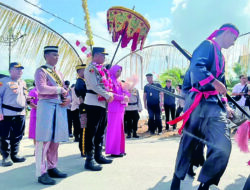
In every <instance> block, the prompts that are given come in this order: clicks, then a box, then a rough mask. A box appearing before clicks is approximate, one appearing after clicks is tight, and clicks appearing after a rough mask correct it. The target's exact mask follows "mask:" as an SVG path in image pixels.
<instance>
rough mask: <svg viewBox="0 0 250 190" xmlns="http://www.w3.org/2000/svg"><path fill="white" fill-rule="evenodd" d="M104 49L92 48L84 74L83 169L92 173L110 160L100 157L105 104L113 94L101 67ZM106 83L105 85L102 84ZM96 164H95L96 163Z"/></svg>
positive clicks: (103, 59)
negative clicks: (85, 89) (90, 60)
mask: <svg viewBox="0 0 250 190" xmlns="http://www.w3.org/2000/svg"><path fill="white" fill-rule="evenodd" d="M105 55H107V53H106V52H105V49H104V48H101V47H94V48H93V51H92V62H91V63H90V64H89V65H88V67H87V68H86V70H85V72H84V76H85V82H86V86H87V93H86V97H85V100H84V104H85V105H86V111H87V127H86V132H85V153H86V161H85V168H86V169H89V170H93V171H100V170H102V167H101V165H99V164H109V163H111V162H112V160H108V159H106V158H105V157H104V156H103V155H102V144H103V137H104V130H105V128H106V126H107V110H106V108H107V103H108V102H112V101H113V99H114V98H113V93H112V92H109V91H108V90H107V88H108V86H109V85H108V84H109V81H110V80H109V79H108V78H107V77H108V75H107V70H106V69H105V68H104V67H103V63H104V61H105ZM103 81H106V82H107V84H106V83H105V84H104V83H103ZM96 162H97V163H98V164H97V163H96Z"/></svg>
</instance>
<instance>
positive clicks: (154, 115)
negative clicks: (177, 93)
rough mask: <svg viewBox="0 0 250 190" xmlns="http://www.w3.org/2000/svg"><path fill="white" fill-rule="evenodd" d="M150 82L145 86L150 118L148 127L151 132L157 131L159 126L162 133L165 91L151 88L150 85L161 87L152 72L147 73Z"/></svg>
mask: <svg viewBox="0 0 250 190" xmlns="http://www.w3.org/2000/svg"><path fill="white" fill-rule="evenodd" d="M146 77H147V81H148V84H147V85H146V86H144V95H143V100H144V107H145V109H147V110H148V115H149V120H148V128H149V131H150V133H151V134H154V133H155V130H156V127H158V134H161V133H162V123H161V107H162V106H163V93H162V92H160V91H158V90H155V89H153V88H150V85H154V86H156V87H159V88H161V85H160V84H159V83H154V82H153V75H152V74H151V73H148V74H146Z"/></svg>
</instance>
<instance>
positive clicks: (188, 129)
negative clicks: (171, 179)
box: [175, 101, 232, 185]
mask: <svg viewBox="0 0 250 190" xmlns="http://www.w3.org/2000/svg"><path fill="white" fill-rule="evenodd" d="M190 134H191V135H190ZM192 135H194V136H196V137H199V138H201V139H204V140H205V141H206V146H207V155H206V160H205V162H204V164H203V166H202V169H201V172H200V175H199V178H198V180H199V181H200V182H202V183H210V184H215V185H218V183H219V180H220V178H221V176H222V175H223V173H224V171H225V169H226V167H227V163H228V160H229V156H230V153H231V146H232V145H231V140H230V134H229V129H228V126H227V121H226V113H225V110H224V109H223V108H221V107H220V106H219V105H218V104H216V103H209V102H207V103H206V102H205V101H203V103H200V104H199V105H198V106H197V107H196V108H195V110H194V111H193V112H192V113H191V115H190V118H189V120H188V121H187V123H186V125H185V128H184V131H183V136H182V138H181V141H180V145H179V150H178V154H177V159H176V165H175V175H176V176H177V177H178V178H179V179H182V180H183V179H184V178H185V175H186V173H187V171H188V168H189V165H190V164H191V163H192V158H193V157H194V154H195V150H196V148H197V145H198V144H199V143H202V141H199V140H197V139H196V138H194V137H192ZM201 149H203V148H202V147H201ZM198 152H199V153H198V154H199V156H200V155H201V151H198Z"/></svg>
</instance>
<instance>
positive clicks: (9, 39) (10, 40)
mask: <svg viewBox="0 0 250 190" xmlns="http://www.w3.org/2000/svg"><path fill="white" fill-rule="evenodd" d="M25 35H26V34H22V35H20V33H19V32H18V33H17V34H13V29H12V28H10V29H9V33H8V36H1V37H0V42H1V43H4V44H7V45H8V46H9V64H10V62H11V48H12V45H13V44H14V43H15V42H17V41H18V40H19V39H21V38H23V37H24V36H25Z"/></svg>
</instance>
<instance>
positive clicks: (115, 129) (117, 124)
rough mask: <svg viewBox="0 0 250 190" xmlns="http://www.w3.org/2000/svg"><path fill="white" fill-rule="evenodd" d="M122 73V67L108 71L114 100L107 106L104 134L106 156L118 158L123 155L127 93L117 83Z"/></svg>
mask: <svg viewBox="0 0 250 190" xmlns="http://www.w3.org/2000/svg"><path fill="white" fill-rule="evenodd" d="M121 72H122V67H121V66H119V65H114V66H113V67H112V68H111V69H110V76H111V79H112V82H113V93H114V100H113V101H112V102H111V103H109V104H108V124H107V133H106V147H105V151H106V154H111V156H114V157H119V156H123V155H124V154H125V134H124V126H123V118H124V112H125V106H126V102H128V92H126V91H124V90H123V89H122V85H121V82H120V81H118V78H119V77H120V75H121Z"/></svg>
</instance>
